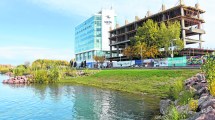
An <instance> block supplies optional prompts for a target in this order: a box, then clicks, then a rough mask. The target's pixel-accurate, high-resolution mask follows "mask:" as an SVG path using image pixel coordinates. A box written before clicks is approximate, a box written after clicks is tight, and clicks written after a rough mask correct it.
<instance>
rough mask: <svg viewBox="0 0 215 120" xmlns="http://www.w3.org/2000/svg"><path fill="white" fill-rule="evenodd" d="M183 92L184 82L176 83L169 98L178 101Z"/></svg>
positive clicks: (171, 88) (170, 91)
mask: <svg viewBox="0 0 215 120" xmlns="http://www.w3.org/2000/svg"><path fill="white" fill-rule="evenodd" d="M181 91H183V82H182V80H178V81H176V82H175V83H174V84H173V85H172V86H171V87H170V90H169V97H170V98H171V99H173V100H176V99H178V98H179V93H180V92H181Z"/></svg>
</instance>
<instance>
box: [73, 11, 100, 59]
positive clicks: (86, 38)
mask: <svg viewBox="0 0 215 120" xmlns="http://www.w3.org/2000/svg"><path fill="white" fill-rule="evenodd" d="M101 50H102V16H101V15H94V16H92V17H91V18H89V19H88V20H86V21H85V22H83V23H82V24H80V25H79V26H77V27H76V28H75V54H76V60H77V61H84V60H93V56H94V55H97V54H98V51H101Z"/></svg>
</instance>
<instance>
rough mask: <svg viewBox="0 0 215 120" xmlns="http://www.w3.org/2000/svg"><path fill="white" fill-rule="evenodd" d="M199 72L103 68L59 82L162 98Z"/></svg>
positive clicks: (188, 70)
mask: <svg viewBox="0 0 215 120" xmlns="http://www.w3.org/2000/svg"><path fill="white" fill-rule="evenodd" d="M198 72H200V70H193V69H192V70H190V69H186V70H184V69H183V70H182V69H178V70H175V69H174V70H158V69H152V70H141V69H123V70H122V69H121V70H102V71H100V72H98V73H96V74H94V75H90V76H85V77H76V78H71V77H67V78H65V79H61V80H59V81H58V82H59V83H74V84H82V85H87V86H94V87H99V88H106V89H113V90H117V91H122V92H129V93H135V94H150V95H155V96H158V97H160V98H166V97H167V96H168V93H169V89H170V87H171V85H173V84H174V83H175V82H176V81H178V80H186V79H188V78H190V77H192V76H194V75H195V74H197V73H198Z"/></svg>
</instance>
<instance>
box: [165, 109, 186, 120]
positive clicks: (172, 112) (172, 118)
mask: <svg viewBox="0 0 215 120" xmlns="http://www.w3.org/2000/svg"><path fill="white" fill-rule="evenodd" d="M186 118H187V115H186V113H180V112H179V111H178V110H177V109H176V107H175V106H170V108H169V111H168V113H167V114H166V115H165V116H164V117H163V120H182V119H186Z"/></svg>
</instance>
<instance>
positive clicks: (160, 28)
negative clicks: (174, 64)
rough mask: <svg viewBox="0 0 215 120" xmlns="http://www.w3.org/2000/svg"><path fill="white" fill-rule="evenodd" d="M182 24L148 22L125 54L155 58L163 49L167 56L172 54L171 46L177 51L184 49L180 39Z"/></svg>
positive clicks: (138, 32) (140, 28) (139, 29)
mask: <svg viewBox="0 0 215 120" xmlns="http://www.w3.org/2000/svg"><path fill="white" fill-rule="evenodd" d="M180 30H181V27H180V23H179V22H167V23H164V22H163V23H160V24H158V23H156V22H154V21H153V20H148V21H146V22H145V23H144V24H143V26H142V27H139V28H138V30H137V33H136V35H135V37H134V38H130V39H131V46H130V47H127V48H125V50H124V52H123V54H124V55H126V56H128V57H131V56H132V57H134V56H136V57H141V58H155V57H156V56H157V55H159V54H160V51H159V49H161V48H163V49H164V51H165V55H166V56H168V55H169V54H170V52H171V50H170V49H169V48H170V47H171V45H173V46H174V47H175V49H177V50H181V49H182V48H183V42H182V40H181V39H180Z"/></svg>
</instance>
